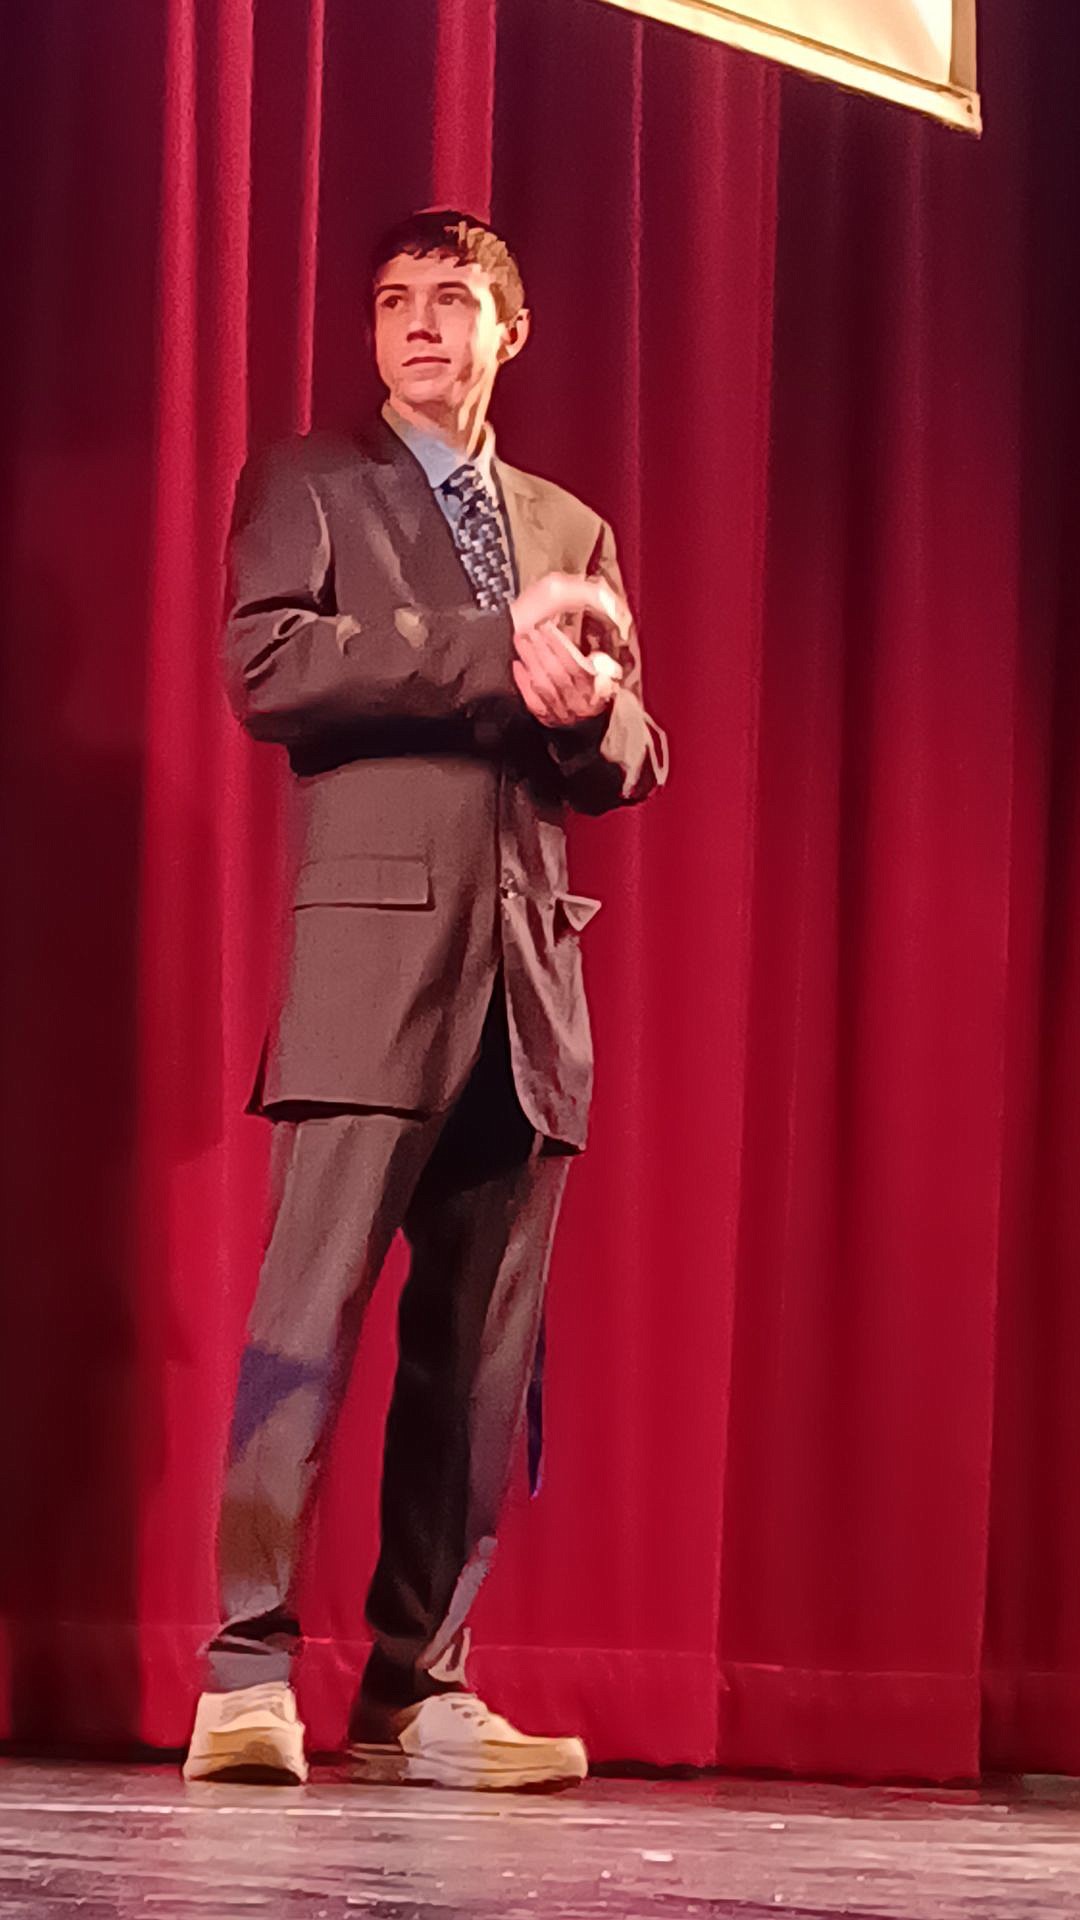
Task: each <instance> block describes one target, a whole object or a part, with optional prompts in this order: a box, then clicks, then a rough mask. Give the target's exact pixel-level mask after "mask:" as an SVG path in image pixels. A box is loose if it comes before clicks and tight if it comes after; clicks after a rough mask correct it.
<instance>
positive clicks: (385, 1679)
mask: <svg viewBox="0 0 1080 1920" xmlns="http://www.w3.org/2000/svg"><path fill="white" fill-rule="evenodd" d="M540 1148H541V1142H540V1141H539V1139H538V1137H537V1135H536V1134H535V1133H534V1131H533V1128H532V1126H531V1124H530V1122H529V1121H528V1120H527V1118H526V1116H525V1115H524V1113H523V1112H522V1111H521V1108H520V1106H519V1104H518V1101H517V1097H516V1093H515V1092H514V1087H513V1076H512V1072H511V1068H510V1060H509V1051H508V1047H507V1045H506V1036H505V1024H504V1013H503V1006H502V1001H501V997H500V998H498V999H497V1000H496V1001H495V1002H493V1008H492V1015H491V1017H490V1018H489V1022H488V1026H487V1028H486V1029H485V1041H484V1047H483V1050H482V1053H481V1058H480V1062H479V1063H478V1066H477V1069H476V1071H475V1072H474V1074H473V1076H472V1079H471V1080H470V1082H469V1085H468V1086H467V1088H466V1089H465V1092H464V1094H463V1096H462V1098H461V1100H460V1101H459V1103H458V1105H457V1107H456V1108H455V1109H454V1112H453V1113H452V1114H451V1116H450V1119H449V1121H448V1123H447V1125H446V1127H445V1129H444V1131H443V1133H442V1135H441V1137H440V1139H439V1141H438V1144H437V1146H436V1147H435V1149H434V1152H433V1153H432V1156H431V1159H430V1160H429V1162H428V1163H427V1166H426V1167H425V1170H424V1173H423V1175H422V1176H421V1178H420V1180H419V1182H418V1184H417V1187H416V1190H415V1193H414V1195H413V1198H412V1201H411V1203H410V1206H409V1209H408V1212H407V1214H406V1219H405V1231H406V1234H407V1237H408V1239H409V1242H410V1245H411V1248H412V1261H411V1267H410V1272H409V1277H408V1280H407V1282H406V1285H405V1289H404V1291H403V1294H402V1299H401V1310H400V1322H399V1360H398V1370H397V1377H396V1380H395V1385H394V1393H393V1400H392V1403H391V1408H390V1414H389V1418H388V1421H387V1429H386V1443H385V1453H384V1463H383V1485H382V1544H381V1551H380V1556H379V1561H378V1565H377V1568H376V1571H375V1576H374V1579H373V1581H372V1585H371V1589H370V1593H369V1596H368V1606H367V1612H368V1620H369V1624H370V1626H371V1629H372V1633H373V1635H374V1639H375V1647H374V1650H373V1654H372V1658H371V1660H370V1662H369V1665H368V1668H367V1671H366V1673H365V1676H364V1682H363V1686H362V1690H361V1697H360V1700H359V1701H358V1703H357V1707H356V1710H355V1712H354V1717H353V1731H354V1734H358V1733H361V1732H362V1730H363V1728H364V1725H365V1719H366V1717H368V1716H369V1714H370V1709H371V1707H372V1706H377V1705H392V1706H393V1705H406V1704H409V1703H410V1702H411V1701H413V1700H416V1699H419V1698H422V1697H424V1695H425V1694H426V1693H428V1692H430V1691H433V1690H436V1689H437V1687H438V1686H439V1685H442V1684H446V1683H447V1682H448V1681H450V1682H452V1681H453V1680H454V1679H456V1678H461V1677H462V1676H461V1675H460V1673H458V1672H456V1671H455V1655H456V1653H457V1652H458V1650H459V1649H460V1646H461V1629H462V1627H463V1625H464V1621H465V1617H466V1614H467V1613H468V1610H469V1607H470V1606H471V1603H472V1601H473V1599H474V1598H475V1595H476V1593H477V1591H478V1589H479V1587H480V1584H481V1581H482V1579H483V1577H484V1574H485V1572H486V1570H487V1567H488V1565H489V1563H490V1559H491V1556H492V1553H493V1550H494V1533H495V1526H496V1522H497V1519H498V1515H499V1511H500V1508H501V1506H502V1502H503V1498H504V1495H505V1491H506V1487H507V1483H508V1480H509V1477H510V1471H511V1466H512V1461H513V1455H514V1448H515V1442H516V1440H517V1437H518V1435H519V1432H520V1430H521V1426H522V1420H523V1415H524V1411H525V1403H526V1395H527V1392H528V1385H529V1379H530V1374H531V1370H532V1363H533V1357H534V1354H535V1351H536V1342H537V1336H538V1332H539V1327H540V1321H541V1315H542V1309H543V1296H544V1288H545V1284H546V1279H547V1272H548V1266H549V1263H550V1254H551V1246H552V1241H553V1238H554V1233H555V1226H556V1222H557V1218H558V1212H559V1207H560V1204H561V1200H562V1195H563V1191H564V1187H565V1182H566V1175H567V1168H568V1161H567V1159H566V1158H565V1157H560V1156H555V1155H549V1154H547V1153H544V1152H542V1151H541V1150H540ZM432 1669H438V1676H437V1677H436V1676H434V1675H433V1673H432Z"/></svg>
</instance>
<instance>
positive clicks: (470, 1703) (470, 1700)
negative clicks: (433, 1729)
mask: <svg viewBox="0 0 1080 1920" xmlns="http://www.w3.org/2000/svg"><path fill="white" fill-rule="evenodd" d="M443 1698H444V1700H445V1701H446V1704H447V1706H448V1707H449V1709H450V1711H451V1713H456V1714H457V1716H458V1718H459V1719H461V1720H474V1721H475V1720H490V1719H491V1717H492V1716H491V1712H490V1709H489V1708H487V1707H485V1705H484V1703H483V1701H482V1700H478V1699H477V1697H476V1695H475V1693H447V1694H444V1695H443Z"/></svg>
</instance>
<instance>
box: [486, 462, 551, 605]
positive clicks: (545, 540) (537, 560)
mask: <svg viewBox="0 0 1080 1920" xmlns="http://www.w3.org/2000/svg"><path fill="white" fill-rule="evenodd" d="M495 474H496V478H497V479H498V482H499V486H500V488H501V490H502V496H503V501H504V503H505V506H506V518H507V523H508V525H509V528H510V538H511V540H512V541H513V543H514V560H515V562H516V566H517V576H518V586H519V587H522V588H524V587H529V586H531V585H532V583H533V581H534V580H539V579H540V578H541V576H542V575H543V574H545V573H549V572H550V571H551V568H552V566H553V564H554V562H553V560H552V554H551V535H550V531H549V529H548V528H547V527H546V526H545V525H544V521H543V516H542V514H541V509H540V502H539V500H538V499H537V497H536V494H535V492H534V490H533V487H532V485H531V482H530V480H529V476H528V474H527V473H521V472H519V470H518V468H517V467H506V466H504V465H503V463H502V461H501V460H496V462H495Z"/></svg>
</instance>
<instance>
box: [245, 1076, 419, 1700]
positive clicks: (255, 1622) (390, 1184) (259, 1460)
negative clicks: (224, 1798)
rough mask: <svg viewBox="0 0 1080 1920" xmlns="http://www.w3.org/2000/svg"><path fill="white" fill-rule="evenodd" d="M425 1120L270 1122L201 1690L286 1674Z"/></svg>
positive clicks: (377, 1116) (346, 1117) (352, 1116)
mask: <svg viewBox="0 0 1080 1920" xmlns="http://www.w3.org/2000/svg"><path fill="white" fill-rule="evenodd" d="M437 1132H438V1123H437V1122H421V1121H416V1120H409V1119H405V1118H400V1117H395V1116H393V1115H390V1114H382V1113H367V1114H356V1113H337V1112H332V1113H327V1114H320V1115H318V1116H317V1117H316V1116H312V1117H308V1118H304V1119H300V1120H296V1121H279V1122H277V1123H275V1126H274V1136H273V1142H272V1159H271V1208H272V1215H273V1224H272V1228H271V1233H270V1239H269V1243H268V1246H267V1250H266V1255H265V1258H264V1260H263V1265H262V1271H261V1274H260V1277H259V1285H258V1290H257V1293H256V1297H255V1303H254V1306H253V1308H252V1312H251V1317H250V1320H249V1323H248V1331H247V1340H246V1345H245V1348H244V1353H243V1358H242V1361H241V1367H240V1379H239V1384H238V1388H237V1395H236V1403H235V1411H234V1415H233V1422H232V1431H231V1435H230V1441H229V1455H228V1465H227V1470H226V1479H225V1488H224V1497H223V1501H222V1509H221V1521H220V1527H219V1535H218V1567H219V1579H220V1589H221V1610H222V1620H223V1623H224V1624H223V1626H222V1628H221V1630H220V1632H219V1634H218V1636H217V1638H216V1639H215V1640H214V1641H213V1642H212V1643H211V1645H210V1647H209V1648H208V1649H207V1657H208V1664H209V1669H210V1684H211V1686H213V1687H216V1688H219V1689H225V1690H227V1689H230V1688H234V1687H246V1686H252V1685H256V1684H258V1683H260V1682H262V1681H270V1680H283V1679H286V1678H287V1677H288V1673H289V1668H290V1662H291V1656H292V1654H293V1653H294V1651H295V1649H296V1646H297V1644H298V1640H299V1626H298V1623H297V1620H296V1618H295V1615H294V1613H293V1610H292V1604H291V1589H292V1583H293V1577H294V1574H295V1571H296V1563H297V1557H298V1553H299V1549H300V1544H301V1536H302V1531H303V1525H304V1520H305V1516H306V1512H307V1509H308V1505H309V1501H310V1496H311V1493H312V1489H313V1484H314V1479H315V1475H316V1472H317V1468H318V1464H319V1461H320V1458H321V1455H322V1452H323V1451H324V1448H325V1443H326V1441H327V1439H328V1437H329V1433H330V1430H331V1428H332V1425H333V1421H334V1418H335V1416H336V1413H337V1410H338V1407H339V1406H340V1402H341V1398H342V1394H343V1392H344V1388H345V1384H346V1382H347V1378H348V1373H349V1368H350V1365H351V1362H352V1358H353V1354H354V1352H355V1348H356V1341H357V1338H358V1335H359V1331H360V1322H361V1318H362V1315H363V1311H364V1308H365V1306H366V1304H367V1301H368V1299H369V1298H370V1295H371V1291H372V1288H373V1286H374V1284H375V1281H376V1279H377V1278H378V1274H379V1271H380V1269H381V1267H382V1265H383V1262H384V1260H385V1258H386V1253H387V1250H388V1248H389V1246H390V1242H391V1240H392V1238H393V1235H394V1232H395V1231H396V1229H397V1227H398V1226H399V1225H400V1223H401V1220H402V1218H403V1216H404V1213H405V1210H406V1208H407V1206H408V1202H409V1198H410V1196H411V1193H412V1191H413V1188H414V1186H415V1184H416V1181H417V1178H418V1177H419V1174H420V1171H421V1169H422V1167H423V1165H424V1161H425V1160H426V1158H427V1157H428V1156H429V1154H430V1152H431V1147H432V1144H433V1140H434V1138H435V1137H436V1135H437Z"/></svg>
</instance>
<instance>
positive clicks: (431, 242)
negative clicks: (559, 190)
mask: <svg viewBox="0 0 1080 1920" xmlns="http://www.w3.org/2000/svg"><path fill="white" fill-rule="evenodd" d="M399 253H408V254H412V256H413V258H414V259H417V260H425V259H427V258H428V257H429V256H431V257H435V256H437V255H439V254H443V255H445V257H446V258H447V259H449V260H456V261H457V263H458V266H460V267H465V266H469V265H470V264H471V265H473V266H477V267H481V268H482V269H483V271H484V272H485V273H486V274H487V276H488V278H489V280H490V281H491V290H492V292H493V294H494V295H495V306H496V309H497V311H498V315H499V319H500V320H503V321H507V322H508V321H510V320H513V319H514V318H515V316H516V315H517V314H519V313H520V312H521V309H522V307H523V306H524V305H525V288H524V286H523V285H522V280H521V269H520V267H519V266H518V263H517V261H516V259H515V258H514V255H513V254H512V252H511V251H510V248H509V247H508V245H507V243H506V241H505V240H503V239H501V238H500V236H499V235H498V234H497V233H495V232H494V230H493V229H492V228H491V227H488V226H485V224H484V222H483V221H482V220H478V219H477V218H476V216H475V214H471V213H462V212H461V210H460V209H459V208H457V207H432V208H427V209H426V210H425V211H424V212H423V213H410V215H409V216H408V219H406V220H399V221H398V223H397V225H396V226H393V227H389V228H388V229H387V231H386V232H385V233H384V234H383V235H382V237H381V238H380V239H379V241H378V242H377V243H376V245H375V247H374V248H373V249H372V254H371V283H372V285H373V286H374V284H375V282H376V280H377V279H378V277H379V274H380V273H381V272H382V269H383V268H384V267H385V266H386V265H387V264H388V263H389V261H391V260H396V259H397V256H398V254H399Z"/></svg>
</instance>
